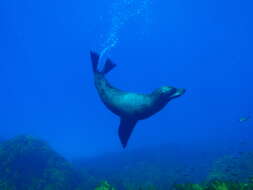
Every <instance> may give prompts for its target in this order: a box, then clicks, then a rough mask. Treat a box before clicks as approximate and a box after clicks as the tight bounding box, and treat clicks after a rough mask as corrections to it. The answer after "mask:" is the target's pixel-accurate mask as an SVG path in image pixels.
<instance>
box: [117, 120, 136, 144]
mask: <svg viewBox="0 0 253 190" xmlns="http://www.w3.org/2000/svg"><path fill="white" fill-rule="evenodd" d="M136 123H137V120H133V119H129V118H123V117H122V118H121V119H120V126H119V138H120V141H121V144H122V146H123V148H125V147H126V146H127V142H128V139H129V137H130V136H131V133H132V131H133V129H134V127H135V125H136Z"/></svg>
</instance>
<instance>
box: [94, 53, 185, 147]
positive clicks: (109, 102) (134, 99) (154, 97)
mask: <svg viewBox="0 0 253 190" xmlns="http://www.w3.org/2000/svg"><path fill="white" fill-rule="evenodd" d="M91 61H92V66H93V72H94V78H95V86H96V89H97V91H98V94H99V96H100V98H101V100H102V102H103V103H104V104H105V106H106V107H107V108H108V109H109V110H110V111H112V112H113V113H114V114H116V115H118V116H119V117H120V118H121V122H120V127H119V137H120V140H121V143H122V145H123V147H124V148H125V147H126V145H127V142H128V139H129V137H130V135H131V133H132V130H133V128H134V126H135V125H136V123H137V121H138V120H143V119H146V118H148V117H150V116H152V115H154V114H155V113H157V112H159V111H160V110H161V109H162V108H163V107H164V106H165V105H166V104H167V103H168V102H169V101H170V100H171V99H173V98H176V97H179V96H181V95H182V94H183V93H184V92H185V90H184V89H177V88H174V87H169V86H164V87H161V88H159V89H156V90H155V91H153V92H152V93H150V94H140V93H132V92H125V91H122V90H119V89H117V88H115V87H113V86H112V85H111V84H110V83H109V82H108V81H107V80H106V78H105V75H106V74H107V73H108V72H110V71H111V70H112V69H113V68H114V67H115V66H116V65H115V64H113V63H112V62H111V60H109V59H107V61H106V63H105V66H104V68H103V69H102V71H98V68H97V67H98V61H99V55H98V54H97V53H94V52H91Z"/></svg>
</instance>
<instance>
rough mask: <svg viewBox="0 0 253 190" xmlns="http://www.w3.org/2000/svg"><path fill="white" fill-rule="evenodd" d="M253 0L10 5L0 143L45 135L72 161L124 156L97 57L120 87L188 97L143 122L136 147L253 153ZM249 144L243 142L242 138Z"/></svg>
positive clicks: (5, 5) (0, 36) (1, 14)
mask: <svg viewBox="0 0 253 190" xmlns="http://www.w3.org/2000/svg"><path fill="white" fill-rule="evenodd" d="M252 6H253V3H252V2H251V1H239V0H232V1H228V0H219V1H218V0H207V1H201V0H195V1H184V0H179V1H176V0H172V1H167V0H162V1H152V0H122V1H118V0H117V1H116V0H109V1H108V0H107V1H98V0H94V1H80V0H77V1H59V0H54V1H49V0H45V1H30V0H23V1H17V0H2V1H0V86H1V91H0V92H1V93H0V137H1V138H2V139H6V138H10V137H13V136H16V135H19V134H29V135H33V136H35V137H38V138H42V139H44V140H46V141H48V143H49V144H50V145H51V146H53V147H54V148H55V150H57V151H58V152H60V153H61V154H63V155H64V156H65V157H68V158H74V157H80V156H96V155H100V154H103V153H106V152H121V151H124V150H123V149H122V147H121V144H120V141H119V138H118V136H117V130H118V125H119V120H118V118H117V117H116V116H115V115H113V114H112V113H111V112H109V111H108V110H107V109H106V108H105V106H104V105H103V104H102V103H101V101H100V100H99V97H98V95H97V92H96V89H95V87H94V84H93V75H92V71H91V63H90V57H89V51H90V50H94V51H97V52H99V53H102V55H103V57H102V59H101V60H100V61H101V62H100V63H101V64H100V67H101V66H102V65H103V63H104V59H105V58H107V57H110V58H111V59H112V60H113V61H114V62H115V63H116V64H117V67H116V68H115V69H114V70H113V71H112V72H111V73H110V74H109V75H108V80H109V81H110V82H111V83H112V84H113V85H114V86H116V87H118V88H121V89H124V90H128V91H134V92H145V93H148V92H151V91H152V90H153V89H155V88H157V87H160V86H163V85H171V86H175V87H178V88H185V89H186V90H187V91H186V93H185V94H184V95H183V96H182V97H180V98H178V99H175V100H173V101H171V102H170V103H169V104H168V105H167V106H166V108H165V109H164V110H162V112H160V113H158V114H156V115H155V116H153V117H152V118H150V119H148V120H145V121H141V122H139V123H138V125H137V127H136V128H135V130H134V133H133V135H132V136H131V139H130V141H129V144H128V147H127V149H128V150H132V149H136V148H139V147H146V148H148V147H151V146H156V145H157V146H160V145H162V144H178V145H180V146H181V145H183V146H185V148H186V149H187V150H188V152H190V151H189V150H191V148H193V147H201V148H202V149H205V150H208V149H212V150H213V149H215V148H216V147H217V149H220V150H224V151H225V150H229V151H230V152H237V151H240V150H252V146H253V143H252V138H253V133H252V132H253V120H252V119H249V120H248V121H245V122H240V118H241V117H248V116H252V117H253V101H252V97H253V87H252V82H253V77H252V74H253V65H252V63H253V56H252V52H253V45H252V44H253V36H252V34H253V25H252V19H253V13H252V10H251V9H252V8H251V7H252ZM242 141H243V142H246V144H245V143H243V145H241V144H242V143H240V142H242Z"/></svg>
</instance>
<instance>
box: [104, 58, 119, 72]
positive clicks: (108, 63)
mask: <svg viewBox="0 0 253 190" xmlns="http://www.w3.org/2000/svg"><path fill="white" fill-rule="evenodd" d="M115 66H116V64H114V63H113V62H112V61H111V60H110V59H107V60H106V62H105V66H104V68H103V70H102V72H101V73H103V74H107V73H109V72H110V71H111V70H112V69H113V68H114V67H115Z"/></svg>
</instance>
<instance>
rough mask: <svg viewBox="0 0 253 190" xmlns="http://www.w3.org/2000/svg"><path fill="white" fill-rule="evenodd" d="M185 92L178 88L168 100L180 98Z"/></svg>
mask: <svg viewBox="0 0 253 190" xmlns="http://www.w3.org/2000/svg"><path fill="white" fill-rule="evenodd" d="M185 91H186V90H185V89H184V88H178V89H177V90H176V92H175V93H174V94H173V95H172V96H171V97H170V98H177V97H179V96H182V95H183V94H184V93H185Z"/></svg>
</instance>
